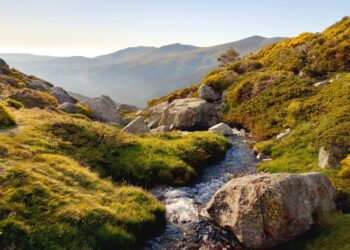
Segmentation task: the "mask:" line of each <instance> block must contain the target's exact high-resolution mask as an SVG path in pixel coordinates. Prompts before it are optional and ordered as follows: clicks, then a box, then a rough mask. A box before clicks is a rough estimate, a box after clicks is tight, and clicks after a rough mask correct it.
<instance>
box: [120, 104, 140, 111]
mask: <svg viewBox="0 0 350 250" xmlns="http://www.w3.org/2000/svg"><path fill="white" fill-rule="evenodd" d="M117 110H118V111H119V112H120V111H127V112H137V111H139V108H138V107H136V106H133V105H128V104H117Z"/></svg>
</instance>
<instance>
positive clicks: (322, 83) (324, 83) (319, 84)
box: [314, 80, 333, 87]
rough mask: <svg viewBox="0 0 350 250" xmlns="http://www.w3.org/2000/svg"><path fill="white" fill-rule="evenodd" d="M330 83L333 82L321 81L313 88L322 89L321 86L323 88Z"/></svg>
mask: <svg viewBox="0 0 350 250" xmlns="http://www.w3.org/2000/svg"><path fill="white" fill-rule="evenodd" d="M332 82H333V80H325V81H322V82H316V83H314V86H315V87H322V86H325V85H327V84H329V83H332Z"/></svg>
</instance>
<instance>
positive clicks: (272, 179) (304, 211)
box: [204, 173, 335, 248]
mask: <svg viewBox="0 0 350 250" xmlns="http://www.w3.org/2000/svg"><path fill="white" fill-rule="evenodd" d="M334 199H335V191H334V189H333V187H332V185H331V182H330V181H329V180H328V178H327V177H326V176H325V175H323V174H321V173H308V174H301V175H298V174H264V175H249V176H244V177H240V178H235V179H232V180H231V181H229V182H228V183H227V184H226V185H224V186H223V187H222V188H221V189H219V191H218V192H217V193H216V194H215V195H214V196H213V198H212V199H211V201H210V202H209V203H208V205H207V207H206V208H205V211H204V214H206V216H208V217H209V218H210V219H212V220H214V221H215V222H216V223H217V224H218V225H220V226H221V227H223V228H225V229H227V230H229V231H231V232H233V233H234V234H235V236H236V237H237V239H238V240H239V241H240V242H241V243H242V244H243V245H245V246H246V247H249V248H269V247H272V246H275V245H278V244H281V243H284V242H286V241H289V240H292V239H294V238H295V237H297V236H299V235H302V234H303V233H305V232H306V231H307V230H308V229H309V228H310V226H311V225H312V224H313V222H314V221H313V216H312V215H313V213H314V212H315V211H316V209H317V210H318V211H331V210H334V209H335V202H334Z"/></svg>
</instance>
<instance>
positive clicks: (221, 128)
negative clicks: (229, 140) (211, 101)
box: [208, 123, 233, 135]
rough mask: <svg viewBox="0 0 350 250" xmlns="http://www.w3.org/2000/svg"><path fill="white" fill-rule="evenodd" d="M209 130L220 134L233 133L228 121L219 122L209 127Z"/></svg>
mask: <svg viewBox="0 0 350 250" xmlns="http://www.w3.org/2000/svg"><path fill="white" fill-rule="evenodd" d="M208 131H209V132H212V133H216V134H219V135H233V132H232V129H231V128H230V126H229V125H227V124H226V123H219V124H216V125H215V126H213V127H211V128H209V130H208Z"/></svg>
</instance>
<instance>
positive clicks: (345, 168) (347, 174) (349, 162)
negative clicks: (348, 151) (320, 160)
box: [339, 155, 350, 178]
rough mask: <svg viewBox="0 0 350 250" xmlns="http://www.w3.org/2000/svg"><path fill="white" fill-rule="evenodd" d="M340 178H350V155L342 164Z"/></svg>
mask: <svg viewBox="0 0 350 250" xmlns="http://www.w3.org/2000/svg"><path fill="white" fill-rule="evenodd" d="M339 175H340V177H342V178H350V155H348V156H347V157H346V158H345V159H344V160H343V161H342V162H341V170H340V172H339Z"/></svg>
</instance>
